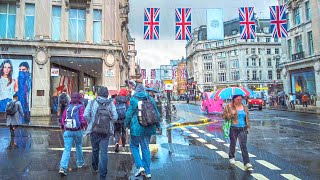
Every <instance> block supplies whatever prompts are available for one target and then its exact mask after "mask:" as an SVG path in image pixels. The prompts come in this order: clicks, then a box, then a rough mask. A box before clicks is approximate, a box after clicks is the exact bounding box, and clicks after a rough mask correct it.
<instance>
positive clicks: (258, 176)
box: [251, 173, 268, 180]
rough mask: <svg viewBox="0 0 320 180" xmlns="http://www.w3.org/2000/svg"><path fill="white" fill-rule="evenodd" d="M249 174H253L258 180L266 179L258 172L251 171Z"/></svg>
mask: <svg viewBox="0 0 320 180" xmlns="http://www.w3.org/2000/svg"><path fill="white" fill-rule="evenodd" d="M251 176H253V177H254V178H255V179H258V180H268V178H267V177H265V176H264V175H262V174H259V173H252V174H251Z"/></svg>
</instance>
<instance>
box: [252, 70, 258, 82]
mask: <svg viewBox="0 0 320 180" xmlns="http://www.w3.org/2000/svg"><path fill="white" fill-rule="evenodd" d="M252 80H257V71H256V70H253V71H252Z"/></svg>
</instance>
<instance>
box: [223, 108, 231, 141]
mask: <svg viewBox="0 0 320 180" xmlns="http://www.w3.org/2000/svg"><path fill="white" fill-rule="evenodd" d="M226 108H227V111H228V112H229V110H230V108H229V106H227V107H226ZM230 127H231V119H227V120H225V121H224V122H223V125H222V130H223V136H224V137H225V138H228V137H229V134H230Z"/></svg>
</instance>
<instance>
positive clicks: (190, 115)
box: [0, 103, 320, 180]
mask: <svg viewBox="0 0 320 180" xmlns="http://www.w3.org/2000/svg"><path fill="white" fill-rule="evenodd" d="M176 106H177V109H178V115H179V116H180V117H182V118H183V119H179V122H185V121H189V122H192V121H198V120H201V119H203V118H208V117H209V118H210V119H212V120H215V121H214V122H213V123H209V124H202V125H201V124H199V125H197V126H184V127H183V126H179V127H173V128H169V129H167V128H166V127H169V126H170V125H169V124H168V123H166V122H163V123H162V126H163V131H162V134H161V135H157V144H158V145H157V147H155V146H154V145H152V148H151V149H152V154H153V156H152V165H151V171H152V179H161V180H163V179H174V180H178V179H183V180H184V179H190V180H193V179H195V180H198V179H255V178H256V179H320V139H319V132H320V125H319V124H320V116H317V115H311V114H305V113H294V112H290V113H288V112H284V111H273V110H266V109H264V110H263V111H250V113H251V114H250V118H251V127H252V128H251V129H250V131H249V136H248V143H247V144H248V150H249V153H250V154H249V155H250V160H251V163H252V164H253V166H254V170H253V171H252V172H247V171H244V170H243V165H242V163H241V162H242V157H241V151H240V148H239V146H237V147H238V149H237V151H238V152H237V153H236V161H238V162H237V164H236V165H235V166H230V164H229V161H228V157H227V156H228V155H227V154H228V145H229V144H228V142H229V140H228V139H225V138H224V137H223V136H222V130H221V124H222V120H221V117H219V116H216V115H209V116H205V115H203V114H202V113H201V112H200V107H199V106H196V105H187V104H184V103H176ZM0 145H1V146H0V179H12V178H14V179H46V180H48V179H59V178H60V176H59V175H58V168H59V161H60V158H61V153H62V150H63V139H62V136H61V131H60V130H52V129H41V128H37V129H32V128H25V129H20V131H19V132H18V133H17V136H16V137H15V138H14V139H13V140H10V132H9V130H8V129H6V128H0ZM83 146H84V155H85V161H86V164H87V167H85V168H84V169H79V170H77V169H76V168H75V166H76V165H75V154H74V153H73V154H72V156H71V161H70V165H69V167H70V168H71V169H70V170H71V172H70V173H69V175H68V176H67V177H66V178H65V179H95V178H97V175H95V174H93V173H92V172H91V168H90V164H91V148H90V142H89V140H88V138H87V137H85V138H84V145H83ZM133 168H134V166H133V161H132V157H131V153H130V152H129V151H125V152H121V153H119V154H115V153H113V147H112V146H110V149H109V166H108V169H109V172H108V176H109V178H110V179H128V178H129V179H134V178H133V176H132V174H133V172H134V171H133V170H134V169H133ZM140 179H142V178H140Z"/></svg>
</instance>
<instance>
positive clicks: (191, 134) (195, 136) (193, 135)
mask: <svg viewBox="0 0 320 180" xmlns="http://www.w3.org/2000/svg"><path fill="white" fill-rule="evenodd" d="M189 135H190V136H191V137H194V138H198V137H199V136H198V135H196V134H193V133H190V134H189Z"/></svg>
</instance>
